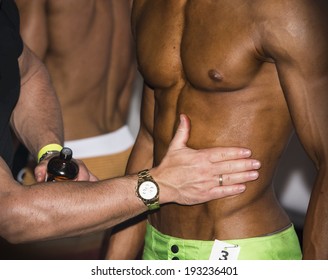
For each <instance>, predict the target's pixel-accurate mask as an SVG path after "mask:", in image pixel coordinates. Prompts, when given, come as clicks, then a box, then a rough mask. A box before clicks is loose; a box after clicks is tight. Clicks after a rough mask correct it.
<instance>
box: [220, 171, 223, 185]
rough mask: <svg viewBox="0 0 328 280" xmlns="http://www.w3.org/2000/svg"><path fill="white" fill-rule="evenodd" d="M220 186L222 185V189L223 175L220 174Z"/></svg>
mask: <svg viewBox="0 0 328 280" xmlns="http://www.w3.org/2000/svg"><path fill="white" fill-rule="evenodd" d="M219 185H220V187H221V186H223V177H222V174H219Z"/></svg>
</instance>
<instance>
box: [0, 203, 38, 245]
mask: <svg viewBox="0 0 328 280" xmlns="http://www.w3.org/2000/svg"><path fill="white" fill-rule="evenodd" d="M0 213H1V214H0V225H1V226H0V236H1V237H2V238H4V239H5V240H6V241H8V242H9V243H12V244H19V243H26V242H29V241H33V240H36V239H38V236H37V235H38V231H37V230H35V225H34V224H31V222H30V219H28V217H26V214H24V211H22V209H21V207H19V206H18V205H8V203H4V204H2V205H1V206H0Z"/></svg>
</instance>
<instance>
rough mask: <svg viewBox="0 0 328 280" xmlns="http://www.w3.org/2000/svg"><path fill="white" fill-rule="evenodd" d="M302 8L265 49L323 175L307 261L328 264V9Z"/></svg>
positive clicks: (310, 221)
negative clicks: (269, 55)
mask: <svg viewBox="0 0 328 280" xmlns="http://www.w3.org/2000/svg"><path fill="white" fill-rule="evenodd" d="M301 2H306V3H307V5H306V6H305V4H304V3H303V6H302V4H300V5H299V9H298V10H297V12H296V10H294V11H295V13H290V14H288V17H287V18H285V19H281V21H282V22H281V23H282V24H275V26H283V28H285V27H287V28H286V29H284V30H278V29H277V28H275V27H272V30H274V32H277V33H276V34H274V33H271V34H270V38H266V41H265V44H267V45H266V46H265V49H266V50H267V51H268V52H269V53H270V54H271V55H272V57H273V59H274V60H275V62H276V66H277V70H278V74H279V78H280V82H281V85H282V88H283V90H284V94H285V97H286V100H287V103H288V107H289V110H290V113H291V116H292V119H293V122H294V125H295V129H296V132H297V134H298V135H299V137H300V140H301V142H302V144H303V146H304V148H305V149H306V151H307V153H308V154H309V156H310V157H311V159H312V160H313V161H314V163H315V165H316V167H317V169H318V175H317V178H316V182H315V184H314V186H313V190H312V194H311V200H310V204H309V207H308V211H307V216H306V221H305V227H304V238H303V255H304V259H328V236H327V231H328V221H327V216H328V203H327V202H328V170H327V168H328V166H327V157H328V142H327V139H328V126H327V120H328V110H327V108H328V55H327V49H328V31H327V30H328V21H327V17H326V14H327V12H328V4H327V2H324V1H316V2H315V3H314V2H311V4H310V5H308V4H309V3H310V2H308V1H301ZM304 19H307V20H304ZM267 34H268V33H267ZM272 35H273V36H272ZM272 39H273V40H272Z"/></svg>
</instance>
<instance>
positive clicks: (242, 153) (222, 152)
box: [203, 147, 252, 162]
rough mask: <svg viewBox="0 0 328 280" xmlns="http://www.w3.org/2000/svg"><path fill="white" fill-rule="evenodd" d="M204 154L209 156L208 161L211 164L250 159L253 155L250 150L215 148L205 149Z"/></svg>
mask: <svg viewBox="0 0 328 280" xmlns="http://www.w3.org/2000/svg"><path fill="white" fill-rule="evenodd" d="M203 152H204V153H206V154H208V159H209V161H211V162H221V161H227V160H233V159H238V158H248V157H250V156H251V154H252V152H251V151H250V150H249V149H245V148H238V147H229V148H226V147H215V148H210V149H204V150H203Z"/></svg>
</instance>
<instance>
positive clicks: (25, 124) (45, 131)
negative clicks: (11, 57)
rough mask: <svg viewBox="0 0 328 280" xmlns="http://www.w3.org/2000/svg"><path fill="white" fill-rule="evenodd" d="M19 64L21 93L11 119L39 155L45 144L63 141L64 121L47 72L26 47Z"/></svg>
mask: <svg viewBox="0 0 328 280" xmlns="http://www.w3.org/2000/svg"><path fill="white" fill-rule="evenodd" d="M20 68H21V76H22V80H21V94H20V98H19V100H18V103H17V105H16V107H15V110H14V111H13V114H12V119H11V123H12V126H13V129H14V131H15V132H16V134H17V136H18V137H19V139H20V140H21V141H22V142H23V143H24V144H25V146H26V147H27V148H28V149H29V151H30V152H31V153H32V154H33V155H34V156H35V157H36V156H37V153H38V151H39V150H40V149H41V148H42V147H43V146H45V145H47V144H50V143H57V144H62V143H63V137H64V136H63V121H62V116H61V110H60V105H59V101H58V99H57V96H56V94H55V92H54V89H53V87H52V85H51V82H50V78H49V75H48V72H47V70H46V68H45V66H44V65H43V64H42V63H41V61H40V60H38V59H37V58H36V56H35V55H34V54H32V53H31V52H30V51H29V50H28V49H27V48H26V47H25V48H24V51H23V54H22V56H21V58H20Z"/></svg>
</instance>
